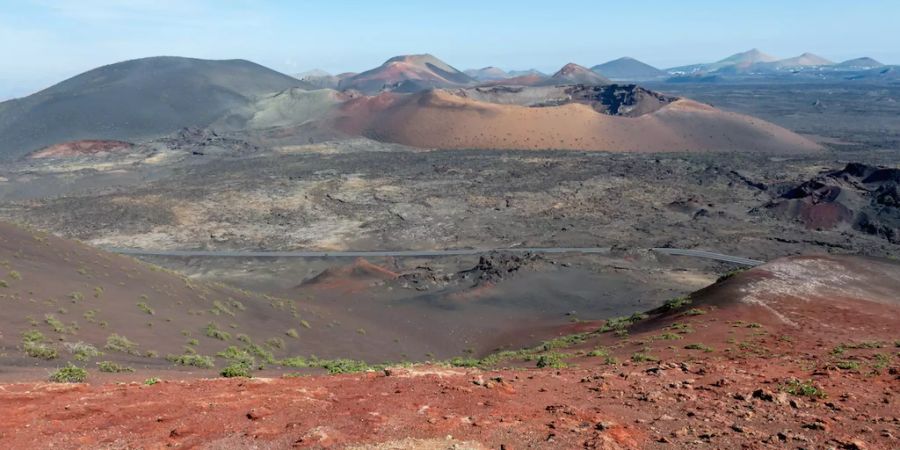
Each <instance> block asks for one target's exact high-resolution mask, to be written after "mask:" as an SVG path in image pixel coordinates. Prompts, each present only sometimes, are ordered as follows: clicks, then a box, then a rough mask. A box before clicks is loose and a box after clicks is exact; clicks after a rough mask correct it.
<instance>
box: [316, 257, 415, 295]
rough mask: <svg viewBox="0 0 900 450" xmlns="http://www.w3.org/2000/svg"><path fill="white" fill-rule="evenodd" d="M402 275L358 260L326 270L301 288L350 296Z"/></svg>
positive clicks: (361, 259)
mask: <svg viewBox="0 0 900 450" xmlns="http://www.w3.org/2000/svg"><path fill="white" fill-rule="evenodd" d="M399 277H400V275H399V274H397V273H394V272H391V271H390V270H388V269H385V268H383V267H381V266H377V265H375V264H372V263H370V262H368V261H366V260H365V259H363V258H358V259H357V260H356V261H354V262H353V264H350V265H346V266H339V267H333V268H330V269H326V270H324V271H323V272H321V273H320V274H318V275H316V276H315V277H313V278H311V279H309V280H307V281H304V282H303V283H302V284H301V285H300V286H301V287H314V288H315V289H317V290H322V291H329V292H338V293H344V294H350V293H354V292H362V291H365V290H366V289H369V288H370V287H372V286H373V285H374V284H379V283H383V282H385V281H389V280H396V279H397V278H399Z"/></svg>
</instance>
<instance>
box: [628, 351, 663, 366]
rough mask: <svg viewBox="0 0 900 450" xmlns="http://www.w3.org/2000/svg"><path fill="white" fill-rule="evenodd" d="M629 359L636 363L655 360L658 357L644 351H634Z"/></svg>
mask: <svg viewBox="0 0 900 450" xmlns="http://www.w3.org/2000/svg"><path fill="white" fill-rule="evenodd" d="M631 360H632V361H634V362H636V363H642V362H657V361H659V358H657V357H655V356H653V355H651V354H649V353H646V352H635V353H634V354H633V355H631Z"/></svg>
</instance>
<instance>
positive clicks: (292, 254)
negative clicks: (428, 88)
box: [106, 247, 765, 266]
mask: <svg viewBox="0 0 900 450" xmlns="http://www.w3.org/2000/svg"><path fill="white" fill-rule="evenodd" d="M106 250H108V251H111V252H113V253H119V254H123V255H133V256H175V257H212V258H360V257H362V258H378V257H387V256H393V257H398V258H402V257H437V256H467V255H482V254H485V253H490V252H492V251H499V252H512V253H544V254H551V253H582V254H602V253H609V251H610V249H609V248H608V247H549V248H542V247H532V248H526V247H517V248H495V249H459V250H398V251H390V250H384V251H381V250H376V251H366V252H358V251H346V252H309V251H286V252H262V251H232V250H223V251H207V250H144V249H135V248H108V249H106ZM650 250H652V251H654V252H658V253H663V254H666V255H674V256H691V257H695V258H706V259H713V260H717V261H725V262H730V263H734V264H739V265H744V266H758V265H760V264H763V263H764V262H765V261H758V260H755V259H748V258H742V257H740V256H731V255H723V254H720V253H712V252H706V251H702V250H686V249H677V248H653V249H650Z"/></svg>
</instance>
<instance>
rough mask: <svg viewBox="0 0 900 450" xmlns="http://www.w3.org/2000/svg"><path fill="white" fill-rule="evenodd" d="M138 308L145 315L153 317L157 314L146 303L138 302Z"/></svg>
mask: <svg viewBox="0 0 900 450" xmlns="http://www.w3.org/2000/svg"><path fill="white" fill-rule="evenodd" d="M137 307H138V309H140V310H141V311H143V312H144V313H146V314H149V315H151V316H152V315H154V314H156V311H154V310H153V308H151V307H150V305H148V304H147V303H145V302H138V304H137Z"/></svg>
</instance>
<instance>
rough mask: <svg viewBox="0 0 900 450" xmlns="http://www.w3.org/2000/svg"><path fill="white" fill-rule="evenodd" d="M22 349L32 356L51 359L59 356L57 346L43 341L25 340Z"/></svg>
mask: <svg viewBox="0 0 900 450" xmlns="http://www.w3.org/2000/svg"><path fill="white" fill-rule="evenodd" d="M22 349H23V350H24V351H25V354H26V355H28V356H30V357H32V358H39V359H46V360H51V359H56V358H57V357H58V356H59V352H58V351H57V350H56V348H55V347H53V346H51V345H49V344H45V343H43V342H25V343H24V344H22Z"/></svg>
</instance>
